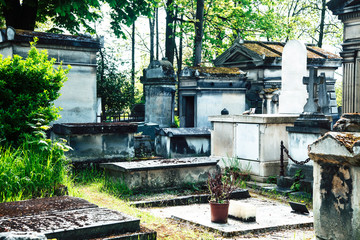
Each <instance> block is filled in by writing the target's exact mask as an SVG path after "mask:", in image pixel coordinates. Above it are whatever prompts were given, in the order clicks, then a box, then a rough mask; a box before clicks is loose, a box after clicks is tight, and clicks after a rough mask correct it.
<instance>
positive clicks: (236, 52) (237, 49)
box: [214, 40, 341, 66]
mask: <svg viewBox="0 0 360 240" xmlns="http://www.w3.org/2000/svg"><path fill="white" fill-rule="evenodd" d="M285 44H286V43H283V42H261V41H241V40H238V41H236V42H235V43H234V44H233V45H232V46H231V47H230V48H229V49H227V50H226V51H225V52H224V53H223V54H221V55H220V56H219V57H217V58H216V59H215V60H214V64H215V66H235V65H237V63H242V62H244V63H245V62H246V63H249V62H252V63H253V64H254V65H256V66H259V65H263V64H264V63H265V62H270V63H271V62H272V61H274V60H276V59H279V61H276V63H277V64H280V60H281V57H282V53H283V50H284V47H285ZM306 48H307V58H308V60H309V62H311V61H319V60H320V61H321V60H328V61H340V60H341V57H340V56H338V55H336V54H334V53H331V52H329V51H326V50H324V49H322V48H319V47H316V46H314V45H312V44H306Z"/></svg>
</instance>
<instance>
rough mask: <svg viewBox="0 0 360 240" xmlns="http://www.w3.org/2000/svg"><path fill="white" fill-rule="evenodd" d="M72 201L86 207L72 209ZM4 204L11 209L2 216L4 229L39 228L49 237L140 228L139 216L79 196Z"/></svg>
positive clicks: (78, 236)
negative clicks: (98, 204)
mask: <svg viewBox="0 0 360 240" xmlns="http://www.w3.org/2000/svg"><path fill="white" fill-rule="evenodd" d="M68 203H73V205H75V206H76V207H75V208H82V209H75V210H71V209H73V207H72V206H71V205H69V204H68ZM0 206H4V207H5V210H6V212H8V213H9V214H3V216H1V217H0V226H1V228H0V231H1V232H3V231H16V232H39V233H42V234H45V235H46V237H47V238H56V239H90V238H96V237H105V236H110V235H116V234H121V233H126V232H136V231H138V230H139V229H140V220H139V219H137V218H134V217H130V216H128V215H125V214H123V213H120V212H117V211H113V210H109V209H106V208H98V207H97V206H96V205H92V204H90V203H88V202H86V201H84V200H82V199H78V198H71V197H58V198H55V199H52V198H47V199H39V200H30V201H29V202H27V201H19V202H13V203H2V204H1V205H0ZM46 208H48V209H46ZM0 209H2V208H0ZM23 210H25V211H23Z"/></svg>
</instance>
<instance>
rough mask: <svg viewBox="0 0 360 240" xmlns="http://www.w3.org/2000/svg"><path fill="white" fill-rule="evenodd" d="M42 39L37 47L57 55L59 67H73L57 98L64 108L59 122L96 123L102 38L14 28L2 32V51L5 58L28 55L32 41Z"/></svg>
mask: <svg viewBox="0 0 360 240" xmlns="http://www.w3.org/2000/svg"><path fill="white" fill-rule="evenodd" d="M35 37H36V38H38V41H37V44H36V47H37V48H38V49H39V50H44V49H46V50H47V51H48V55H49V57H50V58H55V59H56V62H55V67H56V66H58V65H59V64H61V63H62V64H63V66H64V67H65V68H66V66H67V65H71V70H70V71H69V74H68V75H67V77H68V81H66V82H65V84H64V86H63V88H62V89H61V90H60V93H61V96H60V97H59V98H58V99H57V100H56V101H55V106H56V107H61V108H62V110H61V111H60V115H61V118H60V119H59V120H57V121H56V123H75V122H76V123H95V122H96V116H97V109H98V101H97V95H96V66H97V64H96V53H97V51H98V50H99V48H100V47H101V43H100V40H99V39H94V38H92V37H88V36H72V35H62V34H52V33H43V32H34V31H26V30H19V29H13V28H11V27H9V28H7V29H2V30H1V31H0V54H1V55H3V56H4V57H8V56H11V57H12V56H14V55H19V56H21V57H24V58H26V57H27V54H28V51H29V50H30V44H29V43H30V42H33V41H34V38H35Z"/></svg>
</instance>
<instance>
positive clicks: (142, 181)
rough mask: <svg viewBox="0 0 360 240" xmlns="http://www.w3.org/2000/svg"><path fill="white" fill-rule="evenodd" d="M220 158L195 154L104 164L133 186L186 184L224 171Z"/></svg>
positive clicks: (170, 186) (158, 188) (160, 187)
mask: <svg viewBox="0 0 360 240" xmlns="http://www.w3.org/2000/svg"><path fill="white" fill-rule="evenodd" d="M219 160H220V158H211V157H191V158H179V159H177V158H174V159H161V160H145V161H132V162H116V163H103V164H100V167H102V168H104V169H105V171H106V172H107V173H108V174H109V175H110V176H112V177H114V178H119V179H121V180H123V181H124V182H125V184H126V185H127V186H128V187H129V188H130V189H132V190H136V191H138V190H153V191H157V190H162V189H166V188H181V187H183V186H184V185H185V184H188V183H195V184H205V183H206V182H207V179H208V173H210V174H211V175H214V174H216V173H218V172H219V171H220V168H219V166H218V165H217V163H218V161H219Z"/></svg>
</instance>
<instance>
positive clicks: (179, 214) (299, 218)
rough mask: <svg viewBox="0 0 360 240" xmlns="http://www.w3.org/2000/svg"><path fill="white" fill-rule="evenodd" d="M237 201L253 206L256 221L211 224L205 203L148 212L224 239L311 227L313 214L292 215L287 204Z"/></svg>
mask: <svg viewBox="0 0 360 240" xmlns="http://www.w3.org/2000/svg"><path fill="white" fill-rule="evenodd" d="M232 201H233V200H232ZM237 201H240V202H242V203H248V204H250V205H253V206H255V207H256V222H241V221H238V220H234V219H231V218H229V219H228V223H226V224H218V223H212V222H211V221H210V206H209V204H208V203H207V204H193V205H189V206H177V207H167V208H153V209H149V210H148V211H149V212H151V213H152V214H154V215H157V216H161V217H172V218H174V219H177V220H180V221H185V222H189V223H192V224H195V225H199V226H201V227H204V228H207V229H209V230H211V231H215V232H219V233H220V234H221V235H223V236H225V237H231V236H235V235H243V234H247V233H260V232H261V233H262V232H267V231H275V230H282V229H289V228H303V227H311V226H313V216H312V213H310V214H309V215H302V214H296V213H292V212H291V211H292V209H291V208H290V206H289V205H286V204H282V203H279V202H276V201H271V200H267V199H258V198H248V199H242V200H237ZM230 204H231V203H230Z"/></svg>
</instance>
